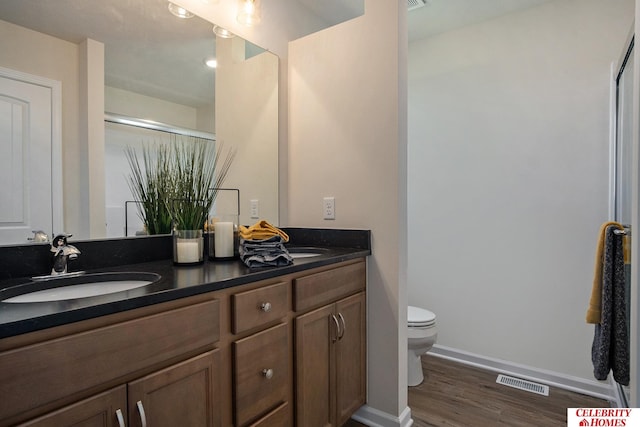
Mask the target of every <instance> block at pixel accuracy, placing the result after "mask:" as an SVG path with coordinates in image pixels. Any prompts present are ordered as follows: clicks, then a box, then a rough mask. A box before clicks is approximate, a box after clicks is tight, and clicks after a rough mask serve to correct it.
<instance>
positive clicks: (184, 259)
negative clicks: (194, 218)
mask: <svg viewBox="0 0 640 427" xmlns="http://www.w3.org/2000/svg"><path fill="white" fill-rule="evenodd" d="M202 262H204V237H203V232H202V230H174V231H173V263H174V264H177V265H195V264H201V263H202Z"/></svg>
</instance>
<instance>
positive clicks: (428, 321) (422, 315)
mask: <svg viewBox="0 0 640 427" xmlns="http://www.w3.org/2000/svg"><path fill="white" fill-rule="evenodd" d="M407 318H408V325H409V327H410V328H426V327H429V326H433V325H435V324H436V315H435V314H434V313H432V312H431V311H429V310H425V309H424V308H419V307H413V306H411V305H410V306H408V307H407Z"/></svg>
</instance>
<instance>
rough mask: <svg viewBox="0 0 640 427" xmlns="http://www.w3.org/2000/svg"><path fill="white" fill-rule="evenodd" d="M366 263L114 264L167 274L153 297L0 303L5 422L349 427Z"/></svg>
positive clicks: (324, 258) (326, 255)
mask: <svg viewBox="0 0 640 427" xmlns="http://www.w3.org/2000/svg"><path fill="white" fill-rule="evenodd" d="M79 246H80V245H79ZM81 250H82V249H81ZM369 254H370V249H369V248H368V247H367V248H344V247H326V248H325V251H324V252H323V253H322V255H319V256H315V257H309V258H301V259H296V260H295V261H294V264H293V265H290V266H286V267H279V268H265V269H257V270H256V269H254V270H249V269H247V268H246V267H244V265H243V264H242V263H240V261H225V262H206V263H205V264H204V265H202V266H197V267H189V268H183V267H174V266H173V265H172V264H171V260H160V261H153V262H147V263H142V264H136V265H125V266H120V267H117V268H116V267H113V268H111V269H112V270H113V269H116V270H117V269H121V271H125V270H127V269H129V270H130V269H132V268H134V269H137V270H140V271H142V270H144V271H147V272H154V273H157V274H160V275H161V276H162V280H161V281H160V282H158V283H155V284H153V285H151V286H149V287H148V289H147V288H142V289H135V290H133V291H127V292H124V293H120V294H122V295H119V294H116V295H109V296H101V297H96V298H86V299H85V300H88V299H91V300H95V301H94V302H93V303H91V302H87V301H83V302H78V301H67V302H66V303H64V304H63V302H58V303H51V304H46V303H43V304H27V305H29V306H33V305H39V306H40V307H31V308H30V311H29V308H28V307H24V309H25V310H27V311H29V313H30V314H27V315H24V318H22V319H20V318H19V317H20V316H19V315H18V314H16V313H15V310H18V309H19V308H15V306H17V305H18V304H13V306H12V307H9V308H10V310H8V311H7V312H6V313H5V310H4V309H5V308H7V307H6V306H8V305H9V304H3V303H0V306H1V307H0V333H1V334H2V337H3V338H2V339H0V396H2V399H0V426H9V425H15V424H18V425H28V426H64V425H76V424H80V425H86V426H94V425H95V426H119V425H126V426H146V425H148V426H154V427H155V426H177V425H184V426H232V425H233V426H285V425H290V426H292V425H296V426H305V427H307V426H314V425H322V426H326V425H332V426H339V425H342V424H344V422H346V421H347V420H348V419H349V417H350V416H351V415H352V414H353V412H355V411H356V410H357V409H358V408H359V407H360V406H361V405H363V404H364V403H365V397H366V387H365V381H366V256H367V255H369ZM65 304H66V306H65ZM74 304H75V305H74ZM87 304H89V305H87ZM90 304H94V305H90ZM38 309H40V310H41V311H42V312H41V313H40V314H39V315H37V314H35V312H36V311H37V310H38ZM56 309H57V310H58V311H57V312H56ZM12 311H13V312H12ZM11 312H12V313H11ZM3 316H5V317H3ZM28 316H31V317H28ZM11 331H13V332H11ZM21 423H22V424H21Z"/></svg>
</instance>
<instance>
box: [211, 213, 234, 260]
mask: <svg viewBox="0 0 640 427" xmlns="http://www.w3.org/2000/svg"><path fill="white" fill-rule="evenodd" d="M214 236H215V237H214V245H215V257H216V258H231V257H233V222H220V221H218V222H216V224H215V229H214Z"/></svg>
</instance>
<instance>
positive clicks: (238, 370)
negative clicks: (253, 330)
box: [233, 324, 290, 426]
mask: <svg viewBox="0 0 640 427" xmlns="http://www.w3.org/2000/svg"><path fill="white" fill-rule="evenodd" d="M233 359H234V370H233V383H234V387H233V389H234V402H235V421H236V423H235V424H236V425H237V426H244V425H246V424H247V423H248V422H250V421H253V420H255V419H256V418H258V417H259V416H261V415H263V414H265V413H267V412H269V411H270V410H272V409H273V408H275V407H276V406H278V405H279V404H281V403H283V402H286V401H287V395H288V384H289V383H290V380H289V362H290V357H289V333H288V328H287V325H286V324H280V325H277V326H274V327H272V328H269V329H267V330H265V331H262V332H258V333H257V334H254V335H251V336H249V337H247V338H243V339H241V340H238V341H236V342H234V343H233Z"/></svg>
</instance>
